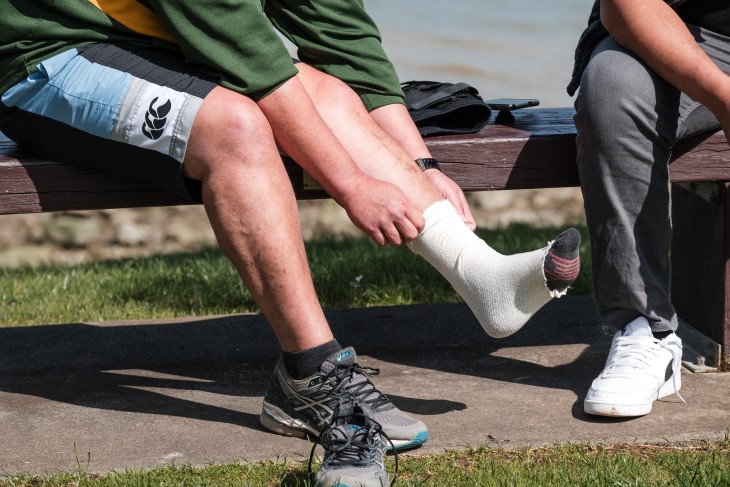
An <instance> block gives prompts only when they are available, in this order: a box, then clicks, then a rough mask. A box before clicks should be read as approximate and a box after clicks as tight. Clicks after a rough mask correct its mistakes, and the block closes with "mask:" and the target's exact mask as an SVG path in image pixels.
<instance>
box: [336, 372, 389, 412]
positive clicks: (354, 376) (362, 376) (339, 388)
mask: <svg viewBox="0 0 730 487" xmlns="http://www.w3.org/2000/svg"><path fill="white" fill-rule="evenodd" d="M378 374H380V369H378V368H375V367H362V366H360V365H359V364H357V363H354V364H348V365H342V364H338V365H337V366H336V367H335V368H334V369H332V370H331V371H330V372H329V373H328V374H327V377H328V378H331V379H332V380H333V381H334V392H335V393H336V394H339V395H342V396H351V397H353V398H354V399H357V400H359V401H361V402H363V403H365V404H366V405H367V406H368V407H369V408H370V409H371V410H373V411H374V412H377V411H380V410H382V409H384V408H385V409H387V408H386V406H390V405H391V403H390V400H388V398H387V397H386V396H385V394H383V393H382V392H380V391H379V390H377V389H376V388H375V386H374V385H373V383H372V382H370V380H369V379H368V378H367V377H369V376H370V377H371V376H375V375H378Z"/></svg>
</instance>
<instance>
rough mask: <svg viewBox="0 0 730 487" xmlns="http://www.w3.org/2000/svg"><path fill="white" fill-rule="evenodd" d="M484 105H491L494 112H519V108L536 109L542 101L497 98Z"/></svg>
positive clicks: (486, 101) (487, 101)
mask: <svg viewBox="0 0 730 487" xmlns="http://www.w3.org/2000/svg"><path fill="white" fill-rule="evenodd" d="M484 103H486V104H487V105H489V108H491V109H492V110H517V109H518V108H528V107H536V106H538V105H539V104H540V101H539V100H535V99H534V98H495V99H494V100H485V102H484Z"/></svg>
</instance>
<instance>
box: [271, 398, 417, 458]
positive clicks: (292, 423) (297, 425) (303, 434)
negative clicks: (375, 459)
mask: <svg viewBox="0 0 730 487" xmlns="http://www.w3.org/2000/svg"><path fill="white" fill-rule="evenodd" d="M259 421H260V422H261V425H262V426H263V427H264V428H266V429H267V430H269V431H272V432H274V433H278V434H280V435H284V436H294V437H297V438H305V439H306V438H310V439H315V438H317V437H318V436H319V431H317V430H315V429H314V428H312V427H311V426H309V425H308V424H307V423H305V422H304V421H301V420H299V419H296V418H292V417H291V416H289V415H288V414H286V413H285V412H284V411H283V410H282V409H281V408H278V407H276V406H274V405H273V404H270V403H268V402H266V401H264V406H263V408H261V414H260V415H259ZM392 441H393V446H394V447H395V450H397V451H401V450H410V449H413V448H418V447H419V446H421V445H423V444H424V443H426V441H428V431H421V432H419V433H418V434H417V435H416V436H415V438H413V439H411V440H392ZM388 451H389V452H391V451H393V448H391V447H390V445H389V446H388Z"/></svg>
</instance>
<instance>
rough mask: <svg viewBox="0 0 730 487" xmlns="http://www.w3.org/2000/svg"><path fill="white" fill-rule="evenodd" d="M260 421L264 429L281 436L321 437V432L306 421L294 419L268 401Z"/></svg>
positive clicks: (262, 410)
mask: <svg viewBox="0 0 730 487" xmlns="http://www.w3.org/2000/svg"><path fill="white" fill-rule="evenodd" d="M259 421H260V422H261V425H262V426H263V427H264V428H266V429H267V430H269V431H273V432H274V433H278V434H280V435H284V436H295V437H297V438H309V437H311V438H317V437H318V436H319V431H317V430H316V429H314V428H312V427H311V426H309V425H308V424H307V423H305V422H304V421H301V420H299V419H295V418H292V417H291V416H289V415H288V414H286V413H285V412H284V411H283V410H281V409H280V408H278V407H276V406H274V405H273V404H270V403H267V402H266V401H264V406H263V408H262V409H261V415H260V416H259Z"/></svg>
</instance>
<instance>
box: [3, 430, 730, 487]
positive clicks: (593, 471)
mask: <svg viewBox="0 0 730 487" xmlns="http://www.w3.org/2000/svg"><path fill="white" fill-rule="evenodd" d="M388 468H389V469H390V471H391V472H392V469H393V460H392V457H389V460H388ZM274 485H282V486H308V485H310V482H309V480H308V475H307V469H306V464H302V463H299V462H291V461H278V462H258V463H246V464H239V463H229V464H225V465H211V466H208V467H203V468H195V467H191V466H177V467H176V466H167V467H162V468H157V469H154V470H150V471H140V470H135V471H124V472H115V473H110V474H106V475H92V474H88V473H85V472H84V471H83V466H80V468H79V471H78V472H77V473H67V474H57V475H52V476H42V477H39V476H14V477H7V478H5V479H4V480H3V479H0V486H16V487H21V486H22V487H45V486H69V487H70V486H99V487H107V486H109V487H112V486H114V487H132V486H179V487H182V486H274ZM395 485H396V486H398V485H401V486H420V485H427V486H525V487H528V486H530V487H531V486H536V485H537V486H543V485H544V486H617V487H618V486H708V487H709V486H712V487H723V486H730V441H728V440H727V439H725V440H724V441H718V442H705V443H700V444H694V445H684V446H673V445H647V444H619V445H556V446H552V447H542V448H527V449H520V450H506V449H494V448H488V447H482V448H470V449H466V450H458V451H457V450H455V451H449V452H446V453H442V454H439V455H431V456H418V455H408V456H402V458H401V462H400V476H399V478H398V481H397V483H396V484H395Z"/></svg>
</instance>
